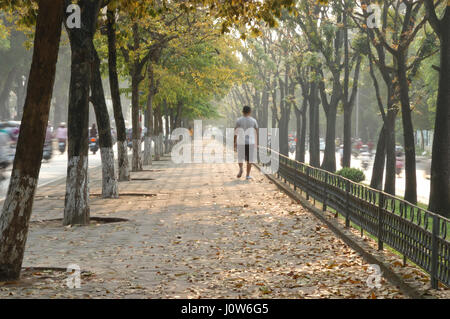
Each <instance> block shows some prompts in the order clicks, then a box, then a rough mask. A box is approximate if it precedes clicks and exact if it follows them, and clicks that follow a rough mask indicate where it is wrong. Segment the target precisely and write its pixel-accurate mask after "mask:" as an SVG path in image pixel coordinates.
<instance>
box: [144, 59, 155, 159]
mask: <svg viewBox="0 0 450 319" xmlns="http://www.w3.org/2000/svg"><path fill="white" fill-rule="evenodd" d="M147 72H148V79H149V82H150V86H149V90H148V96H147V110H146V112H145V126H146V127H147V132H146V134H145V140H144V165H147V166H149V165H152V160H153V159H152V153H153V152H152V133H153V96H154V94H155V93H156V88H155V78H154V74H153V65H152V63H149V65H148V71H147Z"/></svg>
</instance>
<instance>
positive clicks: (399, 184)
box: [289, 152, 431, 204]
mask: <svg viewBox="0 0 450 319" xmlns="http://www.w3.org/2000/svg"><path fill="white" fill-rule="evenodd" d="M289 157H290V158H292V159H295V153H290V155H289ZM340 158H341V157H340V154H339V153H336V159H337V169H338V170H339V169H341V163H340ZM322 159H323V152H321V153H320V160H321V161H322ZM305 160H306V162H307V163H308V162H309V153H308V152H307V153H306V158H305ZM373 160H374V156H373V157H372V159H371V160H370V162H369V166H368V168H367V169H363V168H362V167H361V162H360V160H359V159H358V158H355V157H353V156H352V165H351V167H355V168H360V169H362V170H363V171H364V174H365V175H366V180H365V181H364V183H365V184H370V180H371V178H372V168H373ZM430 166H431V160H429V159H422V158H418V159H417V200H418V201H419V202H421V203H423V204H428V199H429V196H430V180H429V179H427V178H425V174H426V171H427V170H428V171H429V167H430ZM395 191H396V195H397V196H401V197H403V195H404V193H405V172H404V171H403V172H402V173H401V174H400V176H397V180H396V187H395Z"/></svg>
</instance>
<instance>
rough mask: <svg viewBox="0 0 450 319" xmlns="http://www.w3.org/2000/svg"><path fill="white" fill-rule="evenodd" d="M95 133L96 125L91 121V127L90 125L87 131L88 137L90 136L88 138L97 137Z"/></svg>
mask: <svg viewBox="0 0 450 319" xmlns="http://www.w3.org/2000/svg"><path fill="white" fill-rule="evenodd" d="M97 134H98V132H97V126H95V123H93V124H92V127H91V131H90V132H89V137H90V138H96V137H97Z"/></svg>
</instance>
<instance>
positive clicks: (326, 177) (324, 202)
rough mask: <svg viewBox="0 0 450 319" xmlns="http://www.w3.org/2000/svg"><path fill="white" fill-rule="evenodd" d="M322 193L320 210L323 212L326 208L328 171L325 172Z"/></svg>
mask: <svg viewBox="0 0 450 319" xmlns="http://www.w3.org/2000/svg"><path fill="white" fill-rule="evenodd" d="M323 194H324V199H323V206H322V211H324V212H325V211H326V210H327V199H328V172H327V173H325V184H324V187H323Z"/></svg>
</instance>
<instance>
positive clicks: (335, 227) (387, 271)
mask: <svg viewBox="0 0 450 319" xmlns="http://www.w3.org/2000/svg"><path fill="white" fill-rule="evenodd" d="M256 167H257V168H258V170H259V171H260V172H261V168H260V167H259V166H258V165H256ZM261 173H262V172H261ZM263 175H264V176H265V177H267V178H268V179H269V180H270V181H272V182H273V183H274V184H275V185H276V186H277V187H278V188H279V189H280V190H281V191H283V192H284V193H286V195H288V196H289V197H291V198H292V199H293V200H295V201H296V202H298V203H300V204H301V205H302V206H303V207H304V208H306V209H307V210H308V211H310V212H311V213H312V214H313V215H314V216H315V217H316V218H317V219H319V220H320V221H321V222H323V223H324V224H326V225H327V226H328V227H329V228H330V229H331V231H333V233H335V234H336V235H337V236H338V237H339V238H340V239H342V240H343V241H344V242H345V243H346V244H347V245H348V246H349V247H350V248H352V249H353V250H354V251H356V252H357V253H359V254H360V255H361V256H362V257H363V259H364V260H366V261H367V262H368V263H370V264H377V265H379V266H380V269H381V271H382V274H383V277H384V278H386V279H387V280H388V281H389V282H390V283H391V284H393V285H394V286H397V287H398V288H399V289H400V291H401V292H402V293H404V294H405V295H407V296H408V297H409V298H411V299H424V297H423V295H422V293H421V292H420V291H418V290H417V289H416V288H414V287H412V286H410V285H409V284H407V283H406V282H405V281H404V280H403V279H402V278H401V277H400V276H399V275H398V274H397V273H395V272H394V271H393V270H392V269H391V268H390V267H389V266H388V265H387V264H386V263H384V262H383V261H381V260H380V259H379V258H377V257H376V256H374V255H373V254H371V253H370V252H368V251H367V250H365V249H364V248H363V247H362V246H361V245H360V244H359V243H358V242H357V241H355V240H354V239H353V238H352V237H351V236H349V235H347V234H345V233H344V232H343V229H342V226H341V225H339V224H338V223H337V222H334V221H331V220H328V219H327V218H326V216H325V215H324V214H323V212H322V211H321V210H319V209H318V208H317V207H314V206H313V205H312V204H311V203H310V202H309V201H307V200H306V199H305V198H304V197H302V196H301V195H300V194H299V193H297V192H295V191H294V190H293V189H291V188H290V187H288V186H287V185H286V184H285V183H283V182H282V181H280V180H279V179H277V178H276V177H274V176H271V175H266V174H263Z"/></svg>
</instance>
